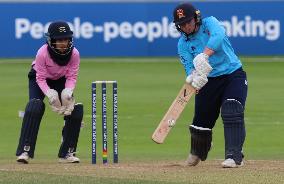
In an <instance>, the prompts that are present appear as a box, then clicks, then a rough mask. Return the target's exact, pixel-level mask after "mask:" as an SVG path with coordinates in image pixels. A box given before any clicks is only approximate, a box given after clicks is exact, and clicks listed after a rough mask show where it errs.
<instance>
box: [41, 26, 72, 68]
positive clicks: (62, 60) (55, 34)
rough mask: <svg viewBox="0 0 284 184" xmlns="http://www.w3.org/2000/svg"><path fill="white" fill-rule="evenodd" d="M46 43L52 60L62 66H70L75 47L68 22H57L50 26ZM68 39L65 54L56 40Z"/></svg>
mask: <svg viewBox="0 0 284 184" xmlns="http://www.w3.org/2000/svg"><path fill="white" fill-rule="evenodd" d="M45 36H46V42H47V44H48V51H49V54H50V56H51V58H52V59H53V60H54V61H55V62H56V63H57V64H58V65H60V66H65V65H67V64H68V62H69V60H70V58H71V55H72V50H73V48H74V46H73V32H72V31H71V29H70V27H69V25H68V24H67V22H64V21H56V22H53V23H51V24H50V25H49V27H48V32H47V33H46V34H45ZM59 39H68V45H67V47H66V48H65V50H64V52H60V51H59V50H58V49H57V46H56V40H59Z"/></svg>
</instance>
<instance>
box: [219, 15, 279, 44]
mask: <svg viewBox="0 0 284 184" xmlns="http://www.w3.org/2000/svg"><path fill="white" fill-rule="evenodd" d="M221 24H222V25H223V26H224V27H225V29H226V33H227V35H228V36H229V37H265V39H266V40H269V41H274V40H277V39H278V38H279V37H280V33H281V32H280V21H279V20H268V21H266V22H264V21H262V20H252V19H251V17H250V16H245V18H244V20H238V17H237V16H232V18H231V21H221Z"/></svg>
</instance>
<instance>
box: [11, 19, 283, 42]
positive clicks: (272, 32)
mask: <svg viewBox="0 0 284 184" xmlns="http://www.w3.org/2000/svg"><path fill="white" fill-rule="evenodd" d="M220 22H221V24H222V25H223V26H224V28H225V29H226V32H227V35H228V36H229V37H264V38H265V39H266V40H269V41H274V40H277V39H279V37H280V33H281V31H280V28H281V26H280V21H279V20H267V21H266V22H265V21H263V20H252V18H251V17H250V16H245V17H244V20H239V19H238V17H237V16H232V17H231V20H224V21H220ZM49 24H50V22H48V23H46V24H42V23H40V22H31V21H30V20H29V19H27V18H16V19H15V37H16V39H21V38H22V37H23V36H27V35H28V34H29V35H30V36H31V37H32V38H34V39H41V38H42V37H43V35H44V33H45V32H47V29H48V26H49ZM68 24H69V26H70V28H71V30H73V32H74V37H75V38H77V39H79V38H83V39H92V38H93V37H94V35H95V34H103V40H104V42H106V43H109V42H111V41H113V40H115V39H117V38H122V39H131V38H136V39H146V40H147V41H148V42H154V41H155V40H156V39H160V38H178V37H179V36H180V33H179V32H178V31H177V30H176V29H175V27H174V24H173V23H172V22H170V21H169V19H168V17H162V18H161V21H150V22H142V21H137V22H134V23H131V22H127V21H124V22H121V23H118V22H113V21H110V22H107V21H106V22H104V23H103V25H94V24H93V23H92V22H88V21H84V22H81V19H80V17H75V18H74V19H73V22H72V23H70V22H68Z"/></svg>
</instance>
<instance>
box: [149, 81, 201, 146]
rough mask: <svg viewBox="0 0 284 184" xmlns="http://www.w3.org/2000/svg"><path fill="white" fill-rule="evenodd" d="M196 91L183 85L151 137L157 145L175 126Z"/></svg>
mask: <svg viewBox="0 0 284 184" xmlns="http://www.w3.org/2000/svg"><path fill="white" fill-rule="evenodd" d="M195 92H196V90H195V89H194V88H193V87H192V86H191V85H190V84H188V83H185V84H184V85H183V87H182V88H181V90H180V92H179V93H178V96H177V97H176V99H175V100H174V101H173V103H172V105H171V106H170V108H169V110H168V112H167V113H166V114H165V116H164V117H163V119H162V121H161V122H160V124H159V125H158V127H157V128H156V130H155V132H154V133H153V135H152V140H153V141H155V142H156V143H158V144H162V143H163V142H164V140H165V138H166V137H167V135H168V133H169V132H170V130H171V129H172V127H173V126H174V125H175V123H176V121H177V119H178V118H179V116H180V114H181V113H182V111H183V109H184V108H185V106H186V104H187V103H188V101H189V100H190V98H191V97H192V96H193V94H195Z"/></svg>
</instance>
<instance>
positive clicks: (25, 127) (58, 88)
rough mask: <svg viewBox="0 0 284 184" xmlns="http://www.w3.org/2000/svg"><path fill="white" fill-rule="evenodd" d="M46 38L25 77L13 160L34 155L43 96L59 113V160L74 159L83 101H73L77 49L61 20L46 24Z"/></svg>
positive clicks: (78, 160)
mask: <svg viewBox="0 0 284 184" xmlns="http://www.w3.org/2000/svg"><path fill="white" fill-rule="evenodd" d="M46 37H47V42H46V44H44V45H43V46H42V47H41V48H40V49H39V50H38V52H37V55H36V58H35V60H34V62H33V63H32V67H31V70H30V72H29V74H28V78H29V102H28V103H27V105H26V108H25V114H24V118H23V123H22V128H21V134H20V138H19V144H18V148H17V152H16V156H18V157H17V161H18V162H20V163H28V162H29V159H30V158H34V152H35V147H36V140H37V135H38V131H39V127H40V123H41V119H42V117H43V114H44V111H45V104H44V102H43V100H44V98H45V97H47V98H48V102H49V105H50V107H51V109H52V111H54V112H55V113H57V114H59V115H62V117H63V119H64V126H63V130H62V142H61V145H60V148H59V153H58V157H59V158H60V159H59V162H64V163H65V162H66V163H78V162H80V159H79V158H78V157H76V156H75V152H76V149H77V143H78V138H79V134H80V127H81V122H82V119H83V105H82V104H80V103H78V104H75V98H74V95H73V91H74V89H75V86H76V81H77V75H78V70H79V64H80V56H79V51H78V50H77V49H76V48H75V47H74V46H73V32H72V31H71V30H70V27H69V25H68V24H67V23H66V22H64V21H56V22H53V23H51V24H50V26H49V28H48V33H47V34H46Z"/></svg>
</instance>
